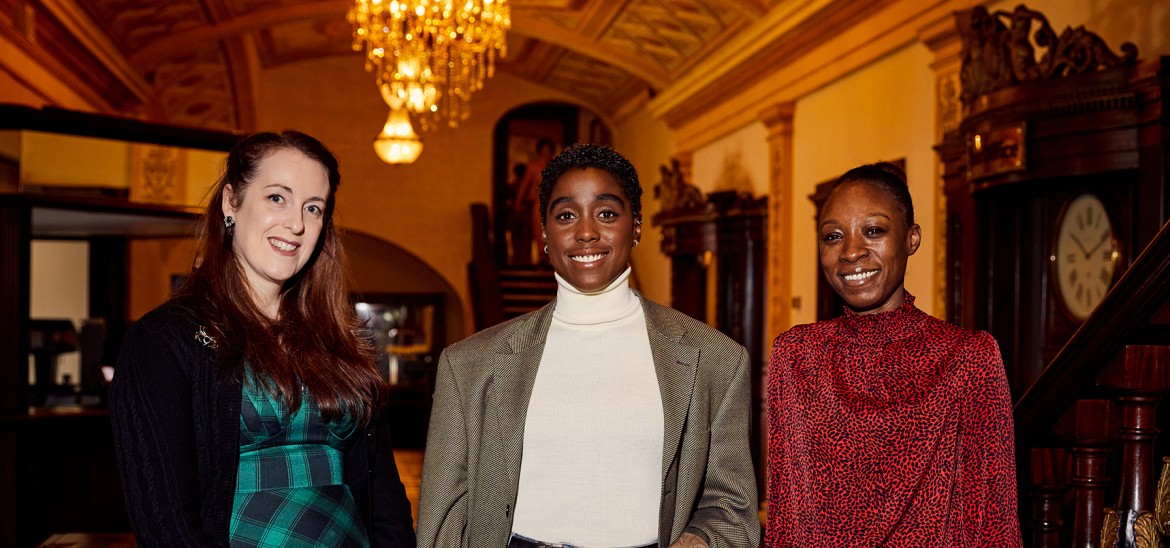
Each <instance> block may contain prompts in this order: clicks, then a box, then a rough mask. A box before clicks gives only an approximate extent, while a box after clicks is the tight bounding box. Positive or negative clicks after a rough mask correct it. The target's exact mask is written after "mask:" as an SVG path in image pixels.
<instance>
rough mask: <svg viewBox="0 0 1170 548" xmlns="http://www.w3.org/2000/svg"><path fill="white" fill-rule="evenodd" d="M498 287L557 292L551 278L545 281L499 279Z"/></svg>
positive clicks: (555, 284)
mask: <svg viewBox="0 0 1170 548" xmlns="http://www.w3.org/2000/svg"><path fill="white" fill-rule="evenodd" d="M500 288H502V289H526V290H529V291H532V290H540V291H545V292H548V293H556V292H557V283H556V282H555V281H553V280H549V281H547V282H543V281H528V280H503V279H501V280H500Z"/></svg>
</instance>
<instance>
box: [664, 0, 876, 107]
mask: <svg viewBox="0 0 1170 548" xmlns="http://www.w3.org/2000/svg"><path fill="white" fill-rule="evenodd" d="M858 1H865V0H787V1H783V2H781V3H780V4H778V5H776V6H775V7H774V8H772V10H770V11H769V12H768V13H767V14H765V15H764V17H763V18H761V19H758V20H757V21H756V22H755V23H754V24H753V25H751V26H750V27H748V28H747V29H744V31H743V32H741V33H740V34H739V35H738V36H735V37H733V38H731V39H730V40H728V41H727V42H725V43H724V44H723V45H722V47H720V48H719V50H718V51H716V52H713V53H712V54H711V55H710V56H708V57H707V58H706V59H704V60H703V61H701V62H699V63H697V64H695V66H694V67H693V69H692V70H690V71H688V72H687V73H686V74H684V75H682V76H681V77H680V78H679V79H677V80H675V81H674V82H673V83H672V84H671V85H670V86H669V87H667V88H663V89H662V90H661V91H660V92H659V93H658V95H657V96H655V98H654V99H653V100H651V101H650V103H649V105H648V106H649V108H650V112H651V114H652V115H653V116H654V117H655V118H666V117H667V115H668V114H670V113H671V111H673V110H675V109H676V108H678V107H679V106H680V105H682V104H684V103H686V102H687V101H688V100H689V99H691V97H692V96H694V95H695V94H697V93H698V92H700V91H702V90H705V89H708V88H710V87H712V86H715V85H717V84H723V83H724V82H725V81H726V79H727V76H728V74H729V73H732V72H734V71H744V70H746V69H745V65H746V62H747V60H748V59H750V58H751V57H752V56H754V55H756V54H757V53H759V52H760V51H762V50H764V49H766V48H771V47H774V44H775V42H777V41H779V40H780V39H781V38H783V37H784V36H785V35H786V34H788V33H790V32H792V30H793V29H795V28H797V27H798V26H799V25H801V24H802V23H804V22H805V21H808V20H809V19H810V18H812V16H813V15H815V14H816V13H818V12H820V11H821V10H823V9H825V8H826V7H828V6H831V5H833V4H834V3H838V2H841V3H853V2H858ZM720 87H722V85H721V86H720Z"/></svg>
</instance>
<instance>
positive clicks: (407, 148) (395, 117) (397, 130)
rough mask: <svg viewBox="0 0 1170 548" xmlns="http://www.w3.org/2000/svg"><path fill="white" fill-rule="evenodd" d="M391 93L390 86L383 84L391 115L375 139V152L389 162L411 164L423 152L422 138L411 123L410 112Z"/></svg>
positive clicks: (384, 95)
mask: <svg viewBox="0 0 1170 548" xmlns="http://www.w3.org/2000/svg"><path fill="white" fill-rule="evenodd" d="M389 93H390V92H389V90H388V87H387V86H385V85H383V86H382V98H383V99H385V100H386V103H387V104H388V105H389V106H390V116H388V117H387V118H386V125H384V126H382V133H380V134H379V135H378V137H377V138H376V139H374V152H376V153H378V157H379V158H381V159H382V161H383V162H386V163H387V164H409V163H411V162H413V161H415V160H417V159H418V155H419V154H421V153H422V139H419V138H418V134H417V133H415V132H414V128H413V127H411V125H410V113H408V112H407V111H406V109H405V108H403V105H402V102H401V101H398V100H397V98H396V97H393V96H392V95H389Z"/></svg>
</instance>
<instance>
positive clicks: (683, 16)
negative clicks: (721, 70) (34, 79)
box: [0, 0, 860, 130]
mask: <svg viewBox="0 0 1170 548" xmlns="http://www.w3.org/2000/svg"><path fill="white" fill-rule="evenodd" d="M14 1H15V4H16V6H15V8H14V9H10V10H7V11H6V12H4V13H0V38H7V39H9V40H11V41H14V42H17V43H18V44H20V45H23V46H24V47H26V48H27V49H29V50H30V51H31V50H39V51H40V58H42V59H46V60H47V61H46V62H48V63H49V64H53V65H56V66H55V67H54V68H56V69H58V70H59V71H63V72H68V73H70V74H72V75H73V76H71V77H72V78H74V79H75V80H76V81H78V82H79V83H83V84H84V85H87V86H89V87H90V88H91V89H92V93H90V94H89V96H91V97H92V96H97V97H100V99H101V101H102V102H103V103H104V105H103V106H104V107H108V109H109V110H111V111H113V112H122V113H130V114H134V115H138V116H142V117H145V118H149V119H154V120H158V121H164V122H169V123H176V124H184V125H193V126H199V127H205V128H215V129H243V130H249V129H253V127H252V126H253V125H254V119H255V113H254V112H253V110H254V106H253V105H254V104H255V92H256V89H255V87H256V84H255V82H256V80H257V75H258V74H259V73H260V72H261V71H262V70H263V69H266V68H271V67H276V66H280V65H283V64H287V63H294V62H297V61H302V60H306V59H312V58H318V57H323V56H355V57H358V56H360V55H361V54H360V53H356V52H354V51H353V50H352V49H351V30H352V29H351V28H350V25H349V23H348V22H347V21H346V19H345V13H346V10H347V9H348V8H349V6H350V4H351V1H350V0H37V1H35V2H34V1H32V0H14ZM855 1H860V0H510V4H511V6H512V20H513V25H512V32H511V33H510V34H509V38H508V42H509V45H508V50H509V51H508V56H507V57H506V58H505V59H503V60H501V61H500V62H499V63H498V65H497V69H498V70H503V71H508V72H510V73H513V74H515V75H518V76H520V77H522V78H525V79H528V80H531V81H534V82H537V83H540V84H543V85H546V86H549V87H552V88H555V89H559V90H562V91H565V92H567V93H570V94H572V95H573V96H575V97H578V98H579V99H580V100H581V101H582V102H583V103H585V104H589V105H592V106H593V107H594V108H596V109H597V110H598V111H600V112H602V113H605V114H608V115H613V114H615V113H617V112H619V111H620V110H621V109H622V108H623V107H624V106H626V105H627V104H629V103H631V101H635V100H637V99H638V98H644V97H651V96H654V95H655V94H656V93H658V92H660V91H663V90H665V89H668V88H670V87H671V86H672V85H674V84H676V83H677V82H679V81H680V80H684V77H685V76H686V75H687V73H688V71H691V70H692V69H694V68H695V67H696V66H701V63H703V62H704V61H705V60H708V59H710V58H712V57H713V56H714V54H715V53H716V52H717V50H718V48H720V47H725V46H726V45H727V44H729V43H733V42H735V40H734V39H735V38H736V37H737V36H740V35H742V34H743V33H745V32H747V31H748V30H749V29H751V28H753V25H756V26H757V30H758V25H759V24H761V22H762V21H766V20H767V16H768V14H769V13H773V14H774V13H776V12H777V10H781V9H783V10H788V11H793V7H794V6H795V7H798V8H811V9H807V10H806V11H808V12H809V13H814V12H816V11H817V10H818V8H822V7H825V6H828V5H836V7H838V8H839V7H840V5H841V4H852V3H854V2H855ZM8 3H9V4H11V2H8ZM371 80H372V79H371ZM488 85H491V83H490V82H489V83H488ZM675 87H676V89H675V90H674V92H675V93H677V86H675Z"/></svg>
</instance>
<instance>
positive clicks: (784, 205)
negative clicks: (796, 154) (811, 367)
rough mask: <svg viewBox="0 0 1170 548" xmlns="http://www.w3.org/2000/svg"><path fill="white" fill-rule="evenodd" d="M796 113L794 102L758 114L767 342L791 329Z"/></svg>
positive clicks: (780, 104) (775, 106) (772, 107)
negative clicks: (764, 177) (764, 190)
mask: <svg viewBox="0 0 1170 548" xmlns="http://www.w3.org/2000/svg"><path fill="white" fill-rule="evenodd" d="M795 113H796V103H795V102H787V103H779V104H776V105H773V106H771V107H769V108H767V109H765V110H763V111H762V112H760V120H761V121H762V122H763V123H764V127H765V128H767V130H768V274H767V276H768V292H767V301H766V302H767V303H768V312H767V314H768V315H767V320H766V322H765V323H766V325H767V327H766V330H765V337H764V338H765V340H766V341H768V342H770V341H771V340H772V338H774V337H775V336H776V335H779V334H780V333H781V332H783V331H786V330H788V328H789V327H792V310H791V307H792V283H791V279H792V200H793V196H792V192H793V191H792V184H793V183H792V166H793V157H792V122H793V118H794V115H795ZM766 344H767V343H766ZM769 346H770V345H769Z"/></svg>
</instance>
